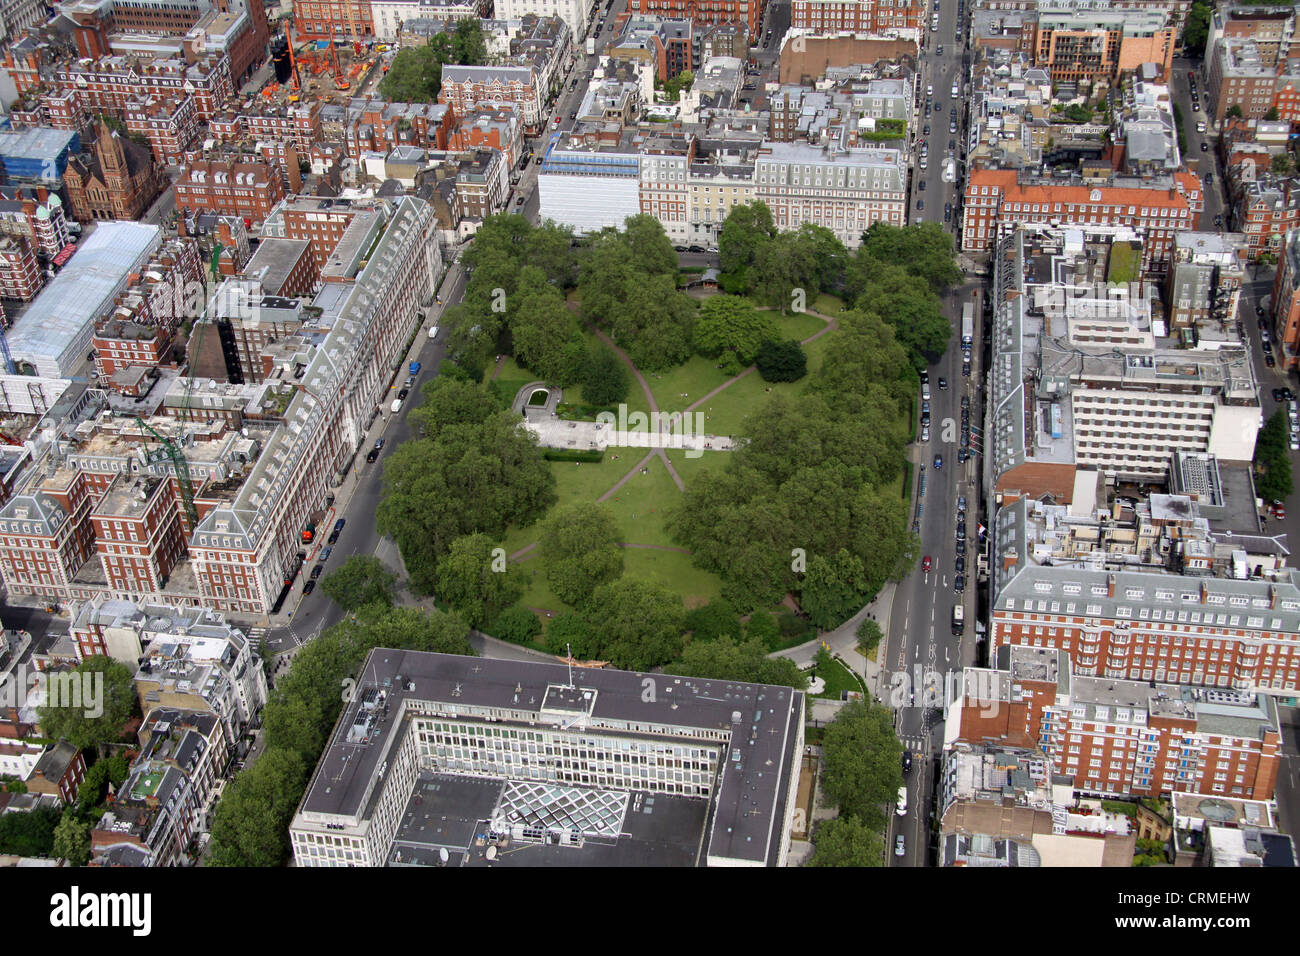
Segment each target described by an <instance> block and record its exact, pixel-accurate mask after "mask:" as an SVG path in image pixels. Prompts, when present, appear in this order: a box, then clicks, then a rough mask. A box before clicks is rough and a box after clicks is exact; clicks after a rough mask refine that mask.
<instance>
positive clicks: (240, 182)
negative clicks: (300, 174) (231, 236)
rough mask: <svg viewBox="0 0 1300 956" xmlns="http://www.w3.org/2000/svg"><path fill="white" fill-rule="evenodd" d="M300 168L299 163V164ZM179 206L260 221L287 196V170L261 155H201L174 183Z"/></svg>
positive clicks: (184, 209)
mask: <svg viewBox="0 0 1300 956" xmlns="http://www.w3.org/2000/svg"><path fill="white" fill-rule="evenodd" d="M295 171H296V165H295ZM173 189H174V191H175V193H176V208H177V209H180V210H183V211H185V212H190V213H198V212H215V213H217V214H219V215H223V216H238V217H240V218H242V219H244V220H245V221H246V222H252V223H260V222H262V221H263V220H265V219H266V217H267V216H268V215H270V213H271V210H272V209H274V208H275V206H276V204H277V203H279V202H280V200H281V199H283V198H284V196H285V189H284V179H283V173H282V172H281V170H280V169H279V167H276V166H272V165H271V164H269V163H267V162H265V161H264V160H261V159H252V158H249V157H244V158H240V159H197V160H194V161H192V162H190V163H188V164H187V165H186V166H185V168H184V170H183V171H182V172H181V176H180V178H179V179H178V180H176V182H175V184H174V185H173Z"/></svg>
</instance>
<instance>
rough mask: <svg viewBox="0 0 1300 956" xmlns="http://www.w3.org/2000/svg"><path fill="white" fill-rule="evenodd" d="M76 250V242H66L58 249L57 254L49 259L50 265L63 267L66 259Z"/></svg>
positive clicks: (66, 262) (58, 267)
mask: <svg viewBox="0 0 1300 956" xmlns="http://www.w3.org/2000/svg"><path fill="white" fill-rule="evenodd" d="M76 251H77V247H76V244H75V243H71V242H70V243H68V244H67V245H66V246H64V247H63V248H62V249H60V250H59V252H58V254H57V255H56V256H55V257H54V258H53V260H51V262H50V265H52V266H54V268H56V269H61V268H63V267H64V266H65V265H67V264H68V260H69V259H71V258H72V254H73V253H74V252H76Z"/></svg>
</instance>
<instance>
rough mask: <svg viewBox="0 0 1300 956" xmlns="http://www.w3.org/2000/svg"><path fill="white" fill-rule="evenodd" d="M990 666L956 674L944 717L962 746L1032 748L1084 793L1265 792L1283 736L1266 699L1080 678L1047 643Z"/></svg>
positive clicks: (1270, 788) (1008, 652) (1007, 652)
mask: <svg viewBox="0 0 1300 956" xmlns="http://www.w3.org/2000/svg"><path fill="white" fill-rule="evenodd" d="M995 664H996V666H995V667H991V668H973V667H972V668H967V669H966V670H965V672H964V673H963V680H962V686H961V687H960V689H959V696H958V703H957V704H956V706H954V707H952V708H951V709H950V716H949V721H950V723H955V725H956V728H957V730H956V739H957V740H959V741H962V742H965V743H988V744H1006V745H1009V746H1013V747H1024V748H1028V749H1034V750H1038V751H1039V752H1041V753H1043V755H1044V756H1045V757H1046V759H1048V760H1049V761H1050V762H1051V764H1052V771H1053V772H1054V773H1057V774H1063V775H1064V776H1066V777H1067V778H1069V779H1070V781H1071V783H1072V785H1073V786H1074V788H1075V789H1076V790H1079V791H1082V792H1083V793H1086V794H1097V795H1102V796H1141V797H1155V796H1159V795H1161V794H1167V793H1171V792H1174V791H1179V792H1185V793H1201V794H1207V795H1216V794H1217V795H1222V796H1231V797H1240V798H1242V799H1246V800H1269V799H1271V798H1272V797H1273V792H1274V789H1275V786H1276V783H1277V773H1278V762H1279V757H1280V754H1281V749H1282V738H1281V735H1280V733H1279V722H1278V712H1277V705H1276V703H1274V702H1273V701H1272V699H1271V698H1268V697H1266V696H1264V695H1256V694H1252V693H1236V692H1232V691H1218V690H1212V689H1206V688H1199V687H1189V686H1186V685H1178V684H1164V683H1159V682H1156V681H1150V682H1147V681H1131V680H1111V679H1109V678H1097V677H1080V676H1078V675H1077V674H1074V673H1072V668H1071V665H1070V660H1069V656H1068V655H1067V654H1066V653H1065V652H1063V651H1057V650H1051V649H1047V648H1037V647H1033V648H1031V647H1011V648H1005V649H1003V651H1002V652H1001V653H999V654H998V655H997V657H996V661H995Z"/></svg>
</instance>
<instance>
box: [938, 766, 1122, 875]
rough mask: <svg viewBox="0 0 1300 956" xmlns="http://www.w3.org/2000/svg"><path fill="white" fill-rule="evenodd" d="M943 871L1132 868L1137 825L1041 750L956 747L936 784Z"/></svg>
mask: <svg viewBox="0 0 1300 956" xmlns="http://www.w3.org/2000/svg"><path fill="white" fill-rule="evenodd" d="M937 789H938V791H939V794H938V801H939V848H940V849H939V853H940V865H941V866H1016V867H1022V866H1030V867H1037V866H1043V867H1057V866H1093V867H1096V866H1119V867H1125V868H1128V867H1131V866H1132V865H1133V853H1134V850H1135V849H1136V847H1137V840H1138V833H1137V827H1136V826H1135V825H1134V823H1133V821H1131V820H1130V819H1129V817H1127V816H1125V815H1124V814H1122V813H1112V812H1110V811H1108V810H1105V809H1104V808H1103V807H1102V806H1101V803H1100V801H1097V800H1089V799H1086V798H1079V797H1077V796H1076V795H1075V793H1074V788H1073V786H1071V785H1070V783H1069V782H1068V781H1066V780H1063V779H1062V778H1061V777H1060V776H1059V775H1058V774H1056V773H1055V772H1054V771H1053V768H1052V765H1051V763H1050V762H1049V761H1048V759H1047V758H1046V757H1045V756H1044V755H1043V753H1042V752H1041V751H1038V750H1026V749H1019V748H1015V747H1000V746H993V745H988V746H986V745H983V744H969V743H956V744H954V745H953V746H952V747H950V748H948V749H946V750H945V751H944V755H943V762H942V769H941V770H940V772H939V779H938V781H937Z"/></svg>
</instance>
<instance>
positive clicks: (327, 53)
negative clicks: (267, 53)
mask: <svg viewBox="0 0 1300 956" xmlns="http://www.w3.org/2000/svg"><path fill="white" fill-rule="evenodd" d="M271 55H272V60H273V62H274V64H275V77H274V79H272V80H271V81H270V82H269V83H267V84H266V86H264V87H263V88H262V89H261V91H260V92H259V93H258V99H259V100H261V102H262V103H263V104H265V105H274V106H278V105H281V104H285V103H297V102H299V101H300V100H303V101H315V102H332V103H345V102H347V100H348V99H349V98H351V97H352V96H355V95H357V94H358V93H359V92H361V91H362V90H363V89H365V88H366V86H367V85H368V84H370V83H371V82H372V81H375V82H378V78H379V77H381V76H382V75H383V74H384V73H386V72H388V65H389V61H390V58H391V56H392V53H391V51H390V49H389V47H388V45H387V44H378V45H376V44H375V42H374V39H373V38H371V39H370V40H368V41H363V40H362V39H361V38H359V37H354V38H353V39H350V40H341V39H336V40H334V41H333V42H330V41H327V40H316V41H310V42H302V41H295V39H294V38H293V36H292V34H291V32H290V26H289V24H288V22H286V23H285V26H284V34H283V36H281V37H278V38H276V40H275V41H274V42H273V44H272V48H271Z"/></svg>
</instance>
